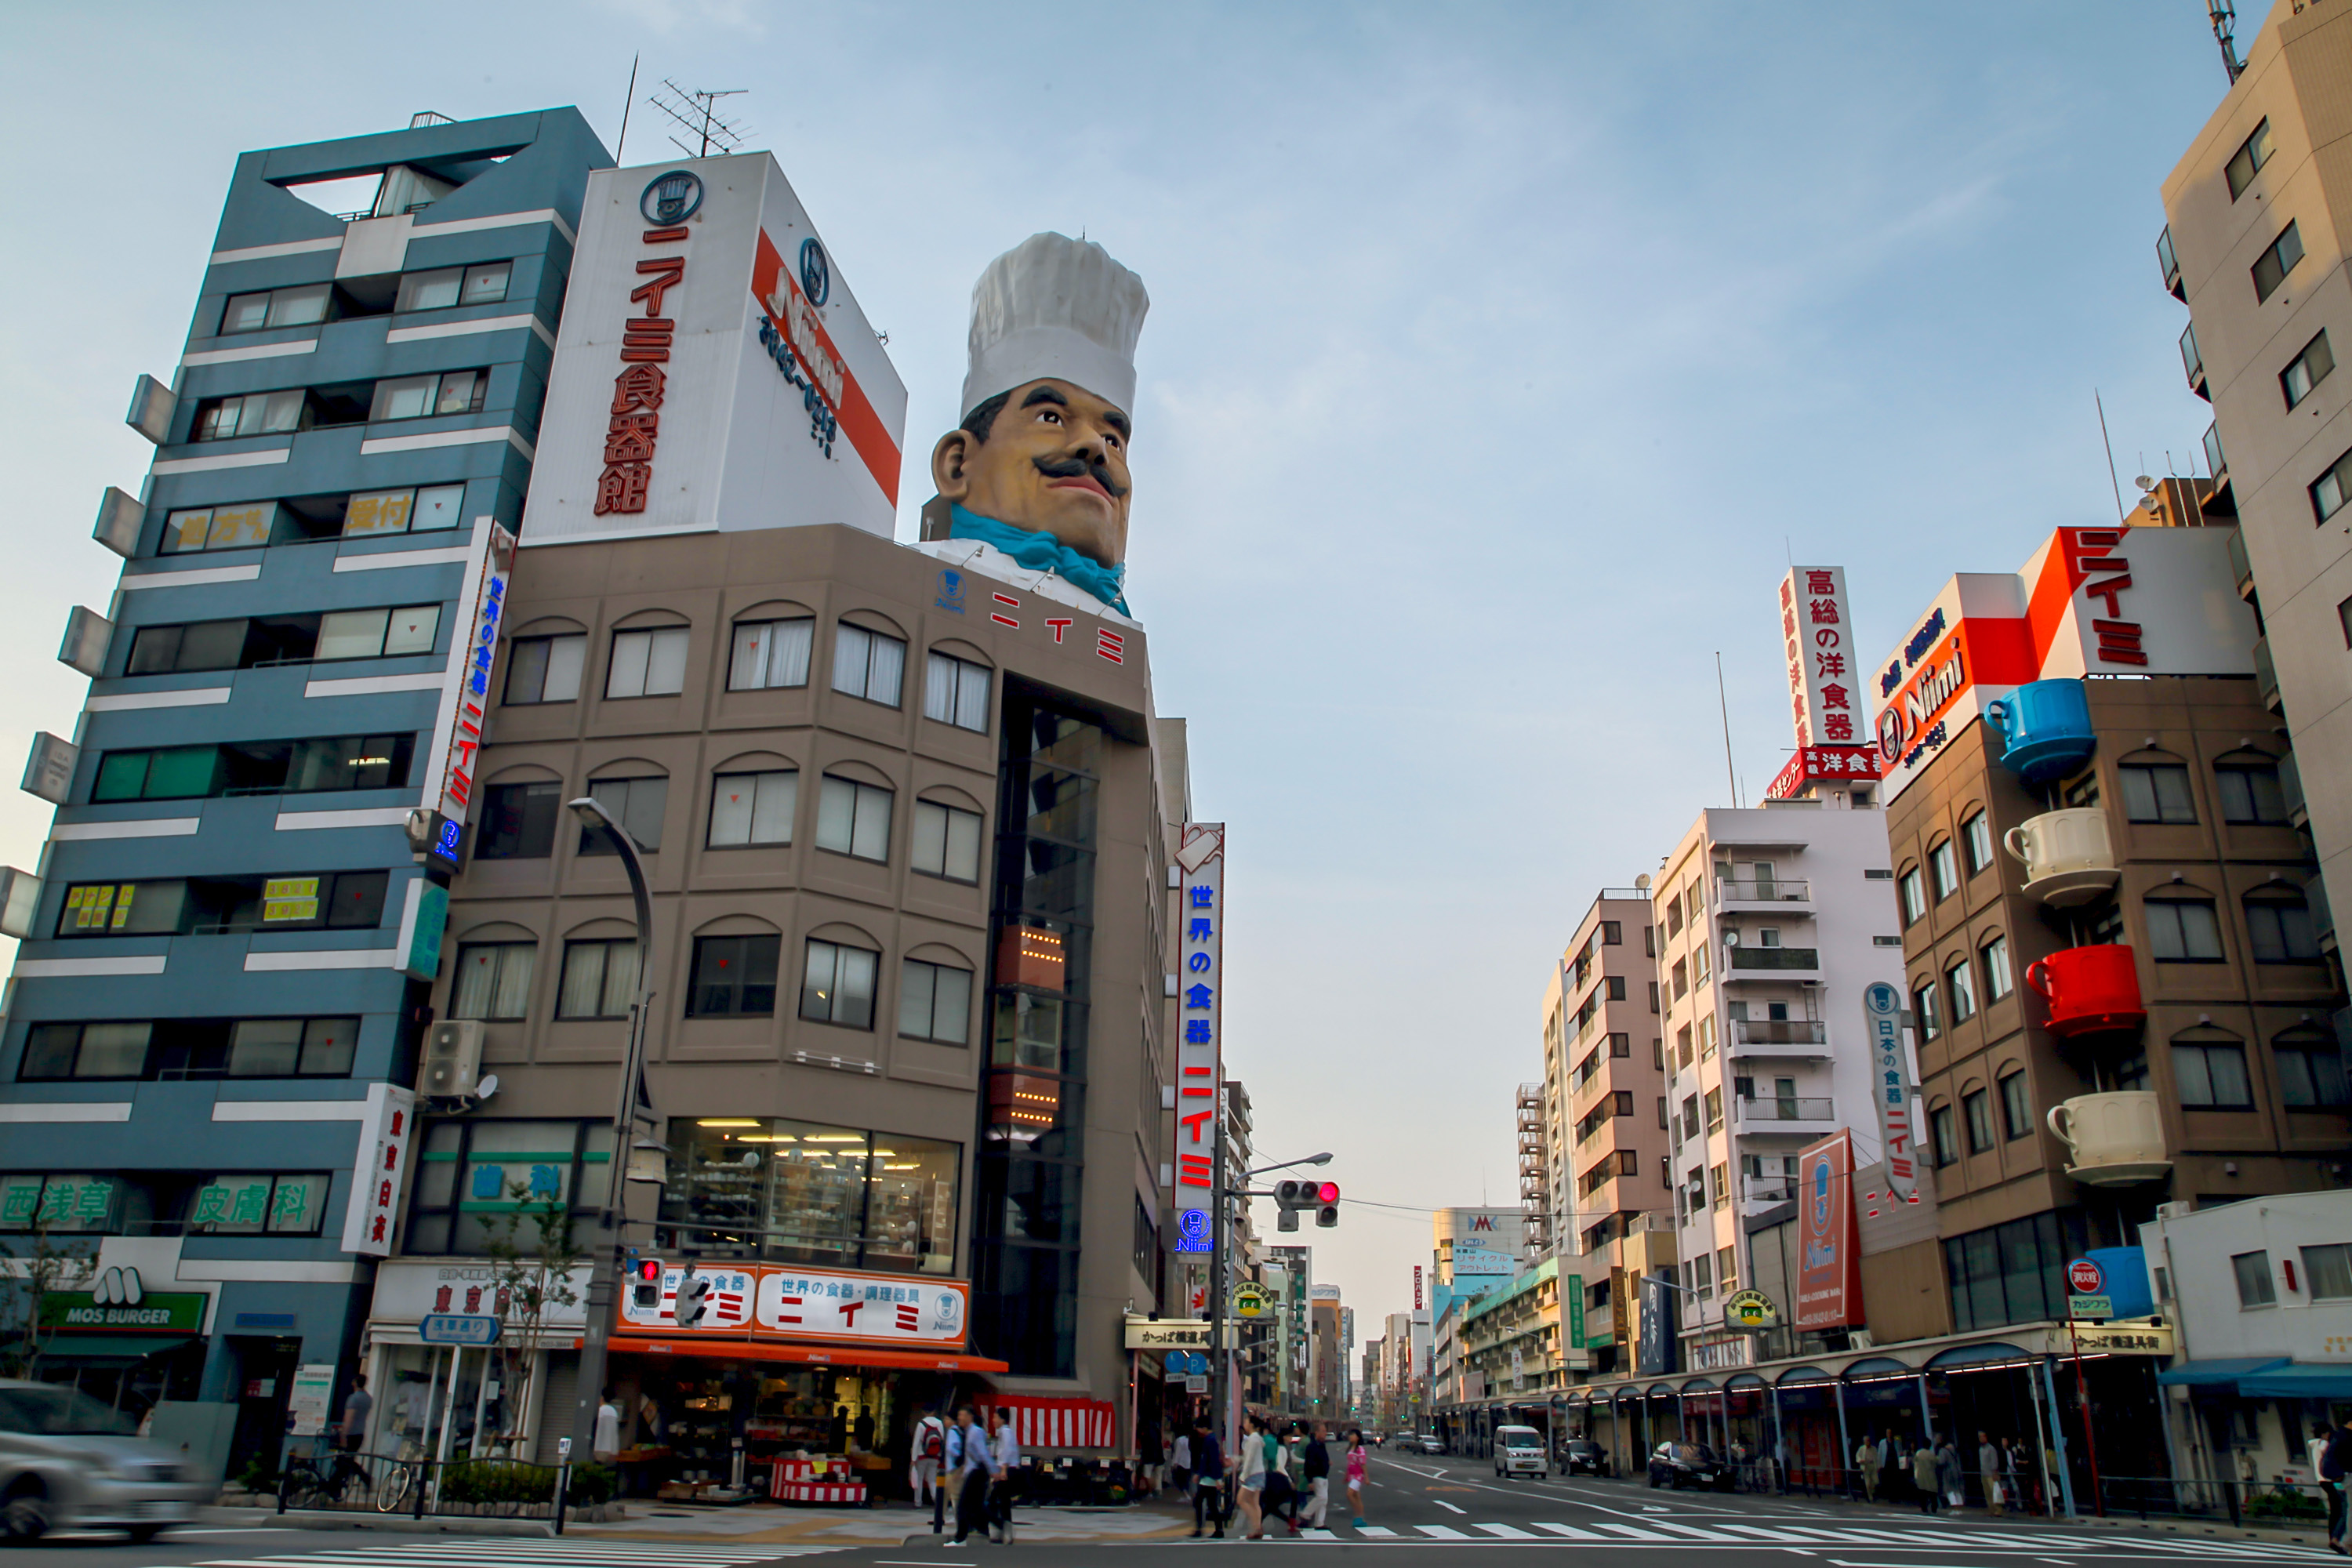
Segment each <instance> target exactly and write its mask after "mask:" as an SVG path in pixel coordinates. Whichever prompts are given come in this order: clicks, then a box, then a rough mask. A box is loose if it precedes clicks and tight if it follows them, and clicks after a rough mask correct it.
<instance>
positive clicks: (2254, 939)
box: [2244, 884, 2319, 963]
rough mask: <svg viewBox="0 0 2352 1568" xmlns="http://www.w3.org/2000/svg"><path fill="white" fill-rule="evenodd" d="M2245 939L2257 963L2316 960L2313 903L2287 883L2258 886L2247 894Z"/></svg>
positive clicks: (2317, 941) (2317, 947) (2317, 940)
mask: <svg viewBox="0 0 2352 1568" xmlns="http://www.w3.org/2000/svg"><path fill="white" fill-rule="evenodd" d="M2244 902H2245V910H2246V941H2247V943H2248V945H2250V946H2251V947H2252V949H2253V952H2254V962H2255V963H2318V962H2319V939H2318V937H2317V936H2315V934H2314V933H2313V931H2312V921H2311V906H2310V904H2309V903H2307V902H2305V899H2304V896H2303V895H2302V894H2301V893H2299V892H2296V891H2295V890H2294V889H2291V888H2289V887H2286V886H2285V885H2284V884H2273V885H2272V886H2270V887H2267V888H2257V889H2254V890H2253V891H2252V892H2250V893H2248V894H2247V895H2246V897H2245V900H2244Z"/></svg>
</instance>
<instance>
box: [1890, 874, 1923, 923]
mask: <svg viewBox="0 0 2352 1568" xmlns="http://www.w3.org/2000/svg"><path fill="white" fill-rule="evenodd" d="M1895 894H1896V896H1897V897H1898V898H1900V899H1901V900H1902V901H1903V923H1904V924H1905V925H1909V924H1911V923H1912V922H1913V921H1916V920H1917V919H1918V918H1919V917H1920V916H1921V915H1924V914H1926V913H1927V889H1926V888H1925V887H1924V886H1922V885H1921V883H1920V880H1919V868H1918V867H1916V866H1914V867H1912V868H1909V869H1908V870H1906V871H1905V872H1904V873H1903V875H1901V876H1900V877H1897V878H1896V879H1895Z"/></svg>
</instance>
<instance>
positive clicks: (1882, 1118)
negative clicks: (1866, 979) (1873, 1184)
mask: <svg viewBox="0 0 2352 1568" xmlns="http://www.w3.org/2000/svg"><path fill="white" fill-rule="evenodd" d="M1862 1021H1863V1032H1864V1035H1865V1036H1867V1037H1868V1038H1869V1041H1870V1097H1871V1099H1872V1100H1875V1101H1876V1102H1877V1105H1878V1141H1879V1145H1880V1147H1882V1148H1883V1149H1884V1150H1885V1152H1886V1184H1887V1185H1888V1186H1889V1187H1891V1188H1893V1189H1894V1195H1895V1197H1897V1198H1900V1199H1901V1200H1902V1201H1903V1202H1905V1203H1916V1202H1918V1201H1919V1199H1918V1192H1919V1166H1918V1152H1917V1150H1916V1149H1915V1148H1914V1147H1913V1145H1912V1132H1911V1071H1910V1065H1909V1063H1907V1062H1906V1060H1905V1059H1904V1056H1903V993H1901V992H1900V991H1897V990H1895V987H1894V986H1892V985H1889V984H1886V983H1885V981H1883V980H1882V981H1876V982H1874V983H1873V984H1868V985H1865V986H1864V987H1863V988H1862Z"/></svg>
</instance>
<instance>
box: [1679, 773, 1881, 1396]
mask: <svg viewBox="0 0 2352 1568" xmlns="http://www.w3.org/2000/svg"><path fill="white" fill-rule="evenodd" d="M1855 795H1863V796H1864V798H1867V796H1866V794H1865V793H1864V792H1863V791H1859V790H1858V791H1854V792H1852V793H1851V794H1849V793H1848V792H1845V791H1841V790H1834V789H1832V790H1827V791H1823V792H1822V794H1821V795H1820V796H1819V797H1818V798H1812V799H1801V800H1785V801H1769V802H1767V803H1766V804H1765V805H1762V806H1760V807H1754V808H1748V809H1723V808H1710V809H1708V810H1706V811H1703V812H1701V813H1700V814H1699V816H1698V819H1697V820H1696V822H1694V823H1693V824H1692V825H1691V826H1690V829H1689V831H1688V832H1686V833H1685V834H1684V835H1683V837H1682V841H1681V842H1680V843H1679V844H1677V845H1675V848H1674V850H1673V852H1672V853H1671V854H1669V855H1667V856H1666V857H1665V858H1664V859H1663V860H1662V861H1661V862H1660V868H1659V872H1658V875H1657V879H1656V882H1655V885H1654V887H1653V888H1652V889H1651V896H1652V907H1653V910H1654V916H1653V920H1654V924H1655V926H1656V928H1657V938H1658V990H1659V1005H1660V1007H1661V1009H1662V1015H1663V1018H1664V1052H1665V1072H1666V1079H1665V1085H1666V1089H1665V1092H1666V1096H1667V1121H1668V1131H1667V1135H1666V1136H1667V1150H1668V1152H1667V1154H1666V1156H1665V1159H1666V1175H1667V1177H1668V1179H1669V1180H1670V1181H1671V1183H1672V1184H1673V1189H1674V1191H1673V1194H1672V1203H1673V1205H1674V1213H1675V1226H1676V1256H1677V1258H1679V1259H1680V1262H1679V1264H1678V1266H1677V1268H1678V1273H1679V1276H1680V1282H1681V1283H1682V1285H1683V1286H1684V1287H1685V1289H1684V1290H1683V1291H1682V1292H1680V1294H1679V1300H1681V1302H1682V1307H1683V1321H1682V1339H1683V1348H1684V1356H1683V1364H1684V1365H1685V1367H1686V1368H1704V1367H1713V1366H1726V1365H1744V1364H1746V1363H1747V1361H1748V1358H1749V1356H1751V1355H1752V1353H1753V1350H1754V1342H1753V1341H1752V1340H1750V1339H1749V1337H1748V1336H1747V1335H1746V1334H1743V1333H1738V1332H1731V1333H1726V1332H1725V1331H1723V1329H1722V1321H1723V1306H1722V1303H1723V1299H1724V1297H1725V1296H1727V1294H1729V1293H1730V1292H1731V1291H1732V1290H1735V1289H1738V1288H1739V1287H1740V1285H1741V1284H1742V1283H1743V1282H1744V1281H1745V1280H1747V1279H1748V1278H1749V1277H1750V1274H1751V1272H1752V1270H1751V1269H1750V1267H1749V1258H1748V1235H1749V1234H1750V1232H1751V1231H1753V1230H1756V1229H1760V1228H1763V1227H1765V1226H1772V1225H1777V1224H1779V1223H1780V1222H1781V1221H1783V1220H1785V1219H1786V1218H1788V1217H1789V1215H1790V1214H1791V1213H1792V1212H1793V1208H1792V1204H1793V1199H1794V1195H1795V1194H1794V1190H1793V1188H1794V1180H1793V1178H1794V1173H1795V1169H1796V1159H1795V1157H1796V1155H1797V1153H1798V1152H1799V1151H1800V1150H1801V1149H1803V1148H1804V1147H1805V1145H1807V1144H1808V1143H1811V1142H1815V1141H1816V1140H1818V1139H1821V1138H1823V1137H1826V1136H1827V1135H1829V1134H1830V1133H1832V1132H1835V1131H1838V1130H1839V1129H1840V1128H1843V1127H1851V1128H1852V1129H1853V1134H1854V1143H1855V1148H1856V1151H1857V1157H1858V1158H1862V1159H1869V1160H1874V1159H1876V1158H1878V1149H1879V1135H1878V1124H1877V1120H1876V1106H1875V1101H1874V1099H1873V1097H1872V1069H1871V1064H1870V1058H1869V1053H1868V1050H1867V1048H1866V1047H1865V1045H1864V1036H1863V1028H1862V1020H1863V1013H1862V994H1863V988H1864V986H1866V985H1868V984H1871V983H1872V982H1874V981H1884V982H1885V983H1886V984H1890V985H1893V986H1895V988H1896V990H1897V991H1898V992H1899V991H1900V990H1901V989H1902V986H1903V983H1904V981H1903V946H1902V938H1901V934H1900V933H1901V931H1902V929H1903V928H1902V925H1901V922H1900V920H1899V918H1898V916H1897V913H1896V909H1895V883H1894V877H1893V869H1892V868H1891V867H1890V866H1889V865H1888V859H1889V856H1888V852H1887V839H1886V816H1885V812H1884V811H1883V810H1881V809H1880V808H1878V807H1876V806H1873V805H1858V804H1855V801H1854V796H1855ZM1912 1078H1913V1081H1914V1082H1916V1066H1915V1067H1914V1068H1913V1070H1912ZM1779 1304H1780V1307H1781V1310H1782V1311H1783V1312H1784V1313H1786V1312H1788V1311H1789V1310H1790V1309H1791V1308H1792V1306H1793V1303H1792V1302H1788V1301H1782V1302H1780V1303H1779Z"/></svg>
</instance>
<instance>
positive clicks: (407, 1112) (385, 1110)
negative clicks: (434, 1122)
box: [343, 1083, 416, 1258]
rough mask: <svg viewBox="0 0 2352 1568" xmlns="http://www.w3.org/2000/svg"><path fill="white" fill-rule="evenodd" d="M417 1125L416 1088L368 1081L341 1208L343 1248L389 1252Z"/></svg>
mask: <svg viewBox="0 0 2352 1568" xmlns="http://www.w3.org/2000/svg"><path fill="white" fill-rule="evenodd" d="M415 1131H416V1091H415V1089H400V1088H396V1087H395V1086H394V1085H392V1084H388V1083H372V1084H370V1085H368V1097H367V1114H366V1115H365V1116H363V1117H362V1118H361V1120H360V1152H359V1160H358V1162H357V1163H355V1164H354V1165H353V1166H352V1198H351V1206H350V1207H349V1208H347V1209H345V1210H344V1211H343V1250H344V1251H345V1252H359V1253H364V1254H366V1255H367V1256H368V1257H371V1258H386V1257H389V1256H391V1254H392V1243H393V1222H394V1219H395V1218H397V1217H398V1215H399V1213H400V1189H401V1186H402V1185H403V1184H404V1183H405V1182H406V1181H407V1179H408V1169H407V1166H408V1146H409V1143H410V1142H412V1141H413V1139H414V1137H415Z"/></svg>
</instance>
